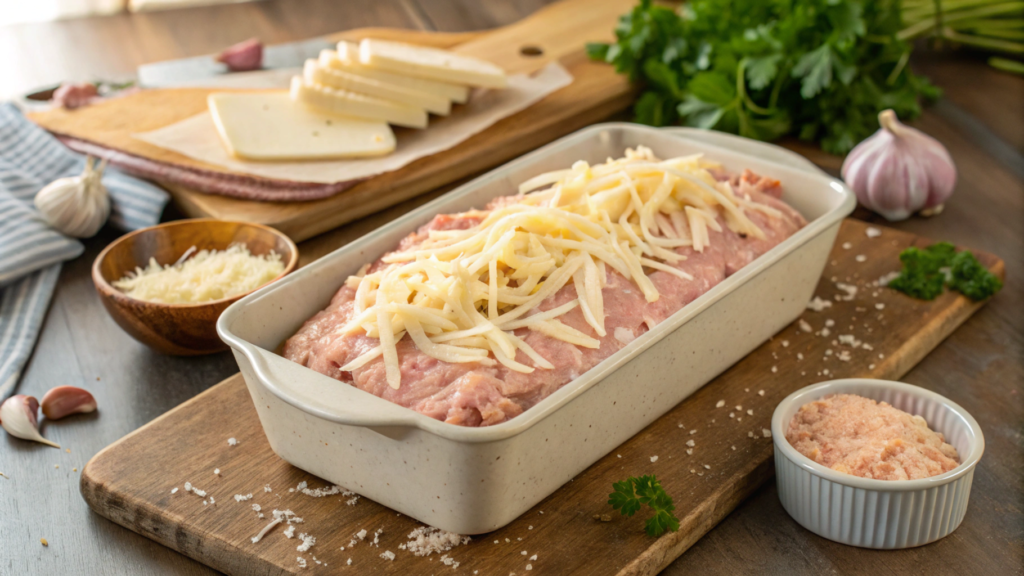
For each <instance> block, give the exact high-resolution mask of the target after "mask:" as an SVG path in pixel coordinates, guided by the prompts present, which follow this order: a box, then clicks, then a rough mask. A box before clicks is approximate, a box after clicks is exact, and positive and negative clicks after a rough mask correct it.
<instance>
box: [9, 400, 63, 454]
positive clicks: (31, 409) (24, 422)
mask: <svg viewBox="0 0 1024 576" xmlns="http://www.w3.org/2000/svg"><path fill="white" fill-rule="evenodd" d="M38 410H39V401H38V400H36V399H35V398H34V397H32V396H26V395H24V394H15V395H14V396H11V397H10V398H8V399H7V400H4V403H3V404H0V426H3V428H4V430H6V431H7V433H8V434H10V435H11V436H14V437H15V438H21V439H22V440H33V441H35V442H39V443H42V444H46V445H47V446H53V447H54V448H60V445H58V444H56V443H54V442H50V441H49V440H47V439H46V438H43V435H42V434H40V433H39V420H38V419H37V418H36V412H37V411H38Z"/></svg>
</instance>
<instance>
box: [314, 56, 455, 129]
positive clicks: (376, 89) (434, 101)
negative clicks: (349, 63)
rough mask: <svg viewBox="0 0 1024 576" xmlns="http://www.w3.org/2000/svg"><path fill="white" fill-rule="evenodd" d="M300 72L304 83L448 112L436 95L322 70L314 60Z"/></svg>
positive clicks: (443, 100)
mask: <svg viewBox="0 0 1024 576" xmlns="http://www.w3.org/2000/svg"><path fill="white" fill-rule="evenodd" d="M302 72H303V76H304V77H305V80H306V83H307V84H322V85H324V86H329V87H331V88H337V89H339V90H348V91H351V92H358V93H360V94H366V95H367V96H376V97H378V98H384V99H385V100H394V101H395V102H401V103H403V104H409V105H410V106H416V107H418V108H425V109H426V110H427V111H428V112H433V113H434V114H440V115H442V116H447V115H448V114H449V113H450V112H451V111H452V101H451V100H449V99H447V98H444V97H441V96H438V95H436V94H427V93H425V92H416V91H414V90H410V89H408V88H405V87H403V86H399V85H397V84H390V83H388V82H382V81H381V80H377V79H374V78H366V77H365V76H358V75H356V74H351V73H349V72H345V71H344V70H337V69H334V68H328V67H324V66H321V65H320V63H319V62H318V61H317V60H306V65H305V67H304V68H303V71H302Z"/></svg>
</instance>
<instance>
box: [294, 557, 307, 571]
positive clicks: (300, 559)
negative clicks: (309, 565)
mask: <svg viewBox="0 0 1024 576" xmlns="http://www.w3.org/2000/svg"><path fill="white" fill-rule="evenodd" d="M295 561H296V562H298V563H299V568H305V567H306V559H305V558H303V557H302V556H298V557H296V558H295Z"/></svg>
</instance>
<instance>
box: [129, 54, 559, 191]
mask: <svg viewBox="0 0 1024 576" xmlns="http://www.w3.org/2000/svg"><path fill="white" fill-rule="evenodd" d="M571 83H572V75H571V74H569V72H568V70H566V69H565V68H563V67H562V65H561V64H558V63H557V62H555V63H552V64H549V65H547V66H545V67H544V68H542V69H541V70H538V71H537V72H535V73H533V74H532V75H525V74H516V75H514V76H511V77H509V82H508V88H506V89H504V90H479V91H476V92H474V93H473V95H472V96H471V97H470V99H469V102H467V103H466V104H465V105H463V106H456V107H455V108H454V109H453V110H452V113H451V115H450V116H446V117H436V116H432V117H431V118H430V126H429V127H427V129H425V130H414V129H404V128H398V129H395V136H396V138H397V141H398V144H397V147H396V149H395V151H394V152H393V153H391V154H389V155H387V156H381V157H379V158H365V159H353V160H328V161H318V162H249V161H245V160H239V159H237V158H234V157H232V156H230V155H228V153H227V152H226V151H225V149H224V146H223V144H222V143H221V139H220V136H219V135H218V134H217V129H216V128H215V127H214V125H213V119H212V118H211V117H210V113H209V112H204V113H202V114H197V115H195V116H193V117H191V118H188V119H185V120H182V121H181V122H178V123H175V124H171V125H170V126H165V127H163V128H160V129H158V130H153V131H150V132H144V133H141V134H133V135H132V136H133V137H134V138H137V139H139V140H142V141H144V142H148V143H150V144H153V145H155V146H159V147H161V148H166V149H168V150H173V151H175V152H178V153H179V154H184V155H185V156H189V157H190V158H194V159H196V160H201V161H203V162H208V163H210V164H215V165H217V166H223V167H225V168H228V169H230V170H234V171H237V172H244V173H247V174H252V175H254V176H262V177H264V178H273V179H276V180H291V181H295V182H317V183H332V182H342V181H348V180H359V179H362V178H368V177H370V176H374V175H377V174H382V173H384V172H390V171H392V170H397V169H399V168H401V167H403V166H405V165H406V164H409V163H411V162H413V161H415V160H418V159H419V158H423V157H424V156H428V155H430V154H436V153H437V152H441V151H442V150H447V149H448V148H451V147H452V146H455V145H456V144H458V143H460V142H462V141H463V140H465V139H466V138H469V137H470V136H472V135H474V134H476V133H477V132H480V131H481V130H484V129H485V128H487V127H488V126H491V125H492V124H494V123H495V122H497V121H499V120H501V119H502V118H505V117H507V116H511V115H512V114H515V113H516V112H518V111H520V110H523V109H524V108H526V107H528V106H530V105H531V104H533V103H534V102H537V101H539V100H541V99H542V98H544V97H545V96H547V95H548V94H551V93H552V92H555V91H556V90H560V89H561V88H564V87H566V86H568V85H569V84H571Z"/></svg>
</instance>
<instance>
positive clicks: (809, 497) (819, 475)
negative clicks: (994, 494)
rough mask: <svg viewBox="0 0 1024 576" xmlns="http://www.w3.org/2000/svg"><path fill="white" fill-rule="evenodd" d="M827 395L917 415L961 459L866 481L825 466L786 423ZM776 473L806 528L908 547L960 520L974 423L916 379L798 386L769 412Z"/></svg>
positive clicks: (976, 447)
mask: <svg viewBox="0 0 1024 576" xmlns="http://www.w3.org/2000/svg"><path fill="white" fill-rule="evenodd" d="M829 394H857V395H860V396H864V397H866V398H871V399H874V400H880V401H884V402H888V403H889V404H891V405H893V406H895V407H896V408H899V409H900V410H903V411H905V412H909V413H910V414H914V415H919V416H922V417H923V418H924V419H925V420H927V421H928V426H929V427H930V428H931V429H932V430H935V431H937V432H941V433H942V434H944V435H945V437H946V441H947V442H949V443H950V444H952V445H953V446H954V447H955V448H956V450H957V452H958V453H959V455H960V465H959V466H957V467H956V468H954V469H953V470H950V471H949V472H946V473H945V474H940V475H939V476H933V477H931V478H924V479H921V480H905V481H901V480H872V479H868V478H860V477H857V476H852V475H850V474H844V473H842V472H836V471H835V470H830V469H829V468H826V467H824V466H822V465H820V464H817V463H815V462H814V461H812V460H811V459H809V458H807V457H806V456H804V455H802V454H800V453H799V452H797V451H796V449H795V448H793V446H792V445H790V443H789V442H788V441H787V440H786V428H788V426H789V422H790V420H792V419H793V415H794V414H796V413H797V411H798V410H799V409H800V407H801V406H803V405H804V404H806V403H808V402H811V401H812V400H817V399H819V398H821V397H823V396H827V395H829ZM772 439H773V442H774V444H775V475H776V483H777V485H778V490H779V500H781V501H782V506H783V508H785V509H786V512H788V513H789V515H790V516H792V517H793V519H794V520H796V521H797V522H799V523H800V525H801V526H803V527H804V528H807V529H808V530H810V531H811V532H814V533H815V534H818V535H819V536H822V537H824V538H828V539H829V540H833V541H835V542H839V543H841V544H848V545H851V546H861V547H864V548H882V549H897V548H912V547H914V546H921V545H924V544H928V543H929V542H934V541H936V540H938V539H940V538H944V537H945V536H947V535H948V534H950V533H951V532H953V530H956V528H957V526H959V525H960V522H961V521H962V520H963V519H964V513H965V512H966V511H967V499H968V497H969V496H970V492H971V481H972V480H973V479H974V468H975V466H977V464H978V460H980V459H981V454H982V453H983V452H984V451H985V438H984V437H983V436H982V434H981V428H980V427H979V426H978V423H977V422H976V421H975V420H974V418H973V417H971V415H970V414H968V413H967V411H965V410H964V409H963V408H961V407H960V406H959V405H957V404H956V403H954V402H952V401H950V400H949V399H947V398H945V397H943V396H940V395H938V394H936V393H934V392H930V391H928V390H925V389H924V388H920V387H918V386H913V385H910V384H904V383H902V382H891V381H888V380H869V379H863V378H849V379H845V380H832V381H829V382H822V383H821V384H815V385H813V386H808V387H806V388H802V389H800V390H797V391H796V392H794V393H792V394H790V395H789V396H788V397H786V399H785V400H783V401H782V402H781V403H780V404H779V405H778V407H776V408H775V413H774V415H773V416H772Z"/></svg>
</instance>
